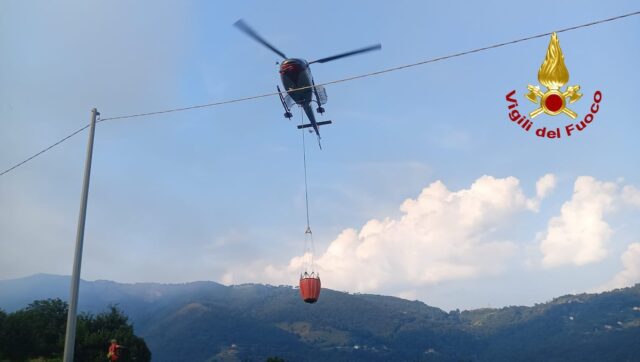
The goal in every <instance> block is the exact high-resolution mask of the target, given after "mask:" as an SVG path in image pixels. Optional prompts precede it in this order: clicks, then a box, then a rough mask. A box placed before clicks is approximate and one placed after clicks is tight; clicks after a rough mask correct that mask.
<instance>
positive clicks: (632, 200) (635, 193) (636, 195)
mask: <svg viewBox="0 0 640 362" xmlns="http://www.w3.org/2000/svg"><path fill="white" fill-rule="evenodd" d="M622 200H623V201H624V202H626V203H628V204H630V205H632V206H636V207H640V189H638V188H636V187H633V186H631V185H627V186H625V187H624V188H623V189H622Z"/></svg>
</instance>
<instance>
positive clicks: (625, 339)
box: [0, 274, 640, 361]
mask: <svg viewBox="0 0 640 362" xmlns="http://www.w3.org/2000/svg"><path fill="white" fill-rule="evenodd" d="M69 282H70V280H69V277H67V276H55V275H54V276H52V275H48V274H38V275H34V276H30V277H25V278H20V279H13V280H9V281H6V280H4V281H0V308H2V309H5V310H8V311H11V308H13V309H14V310H15V309H19V308H21V307H24V305H26V304H28V303H30V302H32V301H33V300H35V299H44V298H56V297H58V298H60V299H63V300H66V299H67V294H68V290H69V288H68V286H69ZM56 293H57V294H56ZM54 294H56V295H54ZM20 303H23V304H24V305H22V306H21V304H20ZM109 304H117V305H118V307H119V308H121V309H122V310H123V311H124V312H125V313H126V314H127V315H129V317H130V320H131V321H132V322H133V325H134V327H135V328H136V334H138V335H140V336H142V337H144V338H145V340H146V341H147V344H148V345H149V348H150V349H151V351H152V352H153V356H154V360H160V361H165V360H166V361H169V360H194V361H198V360H201V361H206V360H243V359H248V360H264V359H266V358H267V357H269V356H279V357H282V358H285V359H287V360H390V359H392V360H436V361H440V360H442V361H449V360H474V361H475V360H480V361H481V360H514V359H517V360H547V361H550V360H551V361H552V360H572V359H573V360H603V359H607V360H612V359H613V360H640V344H639V343H637V341H638V340H640V284H636V285H635V286H634V287H630V288H624V289H617V290H614V291H610V292H605V293H599V294H586V293H583V294H578V295H564V296H560V297H557V298H554V299H553V300H551V301H549V302H546V303H539V304H535V305H534V306H505V307H502V308H482V309H475V310H465V311H459V310H452V311H450V312H445V311H443V310H442V309H439V308H436V307H431V306H429V305H427V304H425V303H423V302H420V301H409V300H405V299H402V298H397V297H390V296H380V295H374V294H360V293H355V294H350V293H345V292H338V291H334V290H331V289H323V290H322V294H321V297H320V300H319V301H318V303H316V304H314V305H308V304H306V303H303V302H302V301H301V300H300V297H299V292H298V290H297V289H295V288H293V287H291V286H271V285H266V284H254V283H247V284H241V285H232V286H224V285H222V284H219V283H215V282H210V281H198V282H189V283H172V284H161V283H135V284H123V283H117V282H112V281H104V280H101V281H93V282H89V281H82V282H81V287H80V302H79V309H80V310H81V311H87V312H94V313H95V312H99V311H102V310H104V308H105V307H106V306H108V305H109Z"/></svg>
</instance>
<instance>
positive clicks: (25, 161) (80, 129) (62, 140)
mask: <svg viewBox="0 0 640 362" xmlns="http://www.w3.org/2000/svg"><path fill="white" fill-rule="evenodd" d="M87 128H89V125H88V124H87V125H86V126H84V127H82V128H79V129H77V130H75V131H73V133H71V134H69V135H68V136H66V137H65V138H63V139H61V140H60V141H58V142H56V143H54V144H52V145H51V146H49V147H47V148H45V149H44V150H42V151H40V152H38V153H36V154H35V155H33V156H31V157H29V158H27V159H25V160H24V161H21V162H19V163H16V164H15V165H13V166H11V167H10V168H8V169H6V170H4V171H2V173H0V176H2V175H4V174H5V173H9V172H11V171H13V170H14V169H16V168H18V167H20V166H22V165H24V164H25V163H27V162H29V161H31V160H33V159H34V158H36V157H38V156H40V155H41V154H43V153H45V152H47V151H49V150H50V149H52V148H54V147H55V146H57V145H59V144H61V143H62V142H64V141H66V140H68V139H69V138H71V137H73V136H75V135H77V134H78V133H80V132H82V131H84V130H85V129H87Z"/></svg>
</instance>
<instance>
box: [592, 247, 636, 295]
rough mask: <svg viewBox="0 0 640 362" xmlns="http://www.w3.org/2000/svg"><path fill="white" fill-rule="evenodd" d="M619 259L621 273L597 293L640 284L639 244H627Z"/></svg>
mask: <svg viewBox="0 0 640 362" xmlns="http://www.w3.org/2000/svg"><path fill="white" fill-rule="evenodd" d="M620 259H621V260H622V267H623V269H622V271H620V272H619V273H618V274H616V275H615V276H614V277H613V278H612V279H611V280H610V281H609V282H607V283H606V284H604V285H602V286H601V287H600V288H598V291H606V290H611V289H616V288H625V287H629V286H632V285H634V284H635V283H640V243H632V244H629V246H628V247H627V250H626V251H625V252H624V253H623V254H622V257H620Z"/></svg>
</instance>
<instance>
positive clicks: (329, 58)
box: [309, 44, 382, 64]
mask: <svg viewBox="0 0 640 362" xmlns="http://www.w3.org/2000/svg"><path fill="white" fill-rule="evenodd" d="M380 49H382V45H381V44H376V45H371V46H368V47H366V48H362V49H358V50H352V51H350V52H346V53H342V54H338V55H334V56H331V57H326V58H322V59H318V60H314V61H313V62H309V64H312V63H326V62H330V61H333V60H336V59H340V58H345V57H350V56H352V55H356V54H360V53H366V52H370V51H373V50H380Z"/></svg>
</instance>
